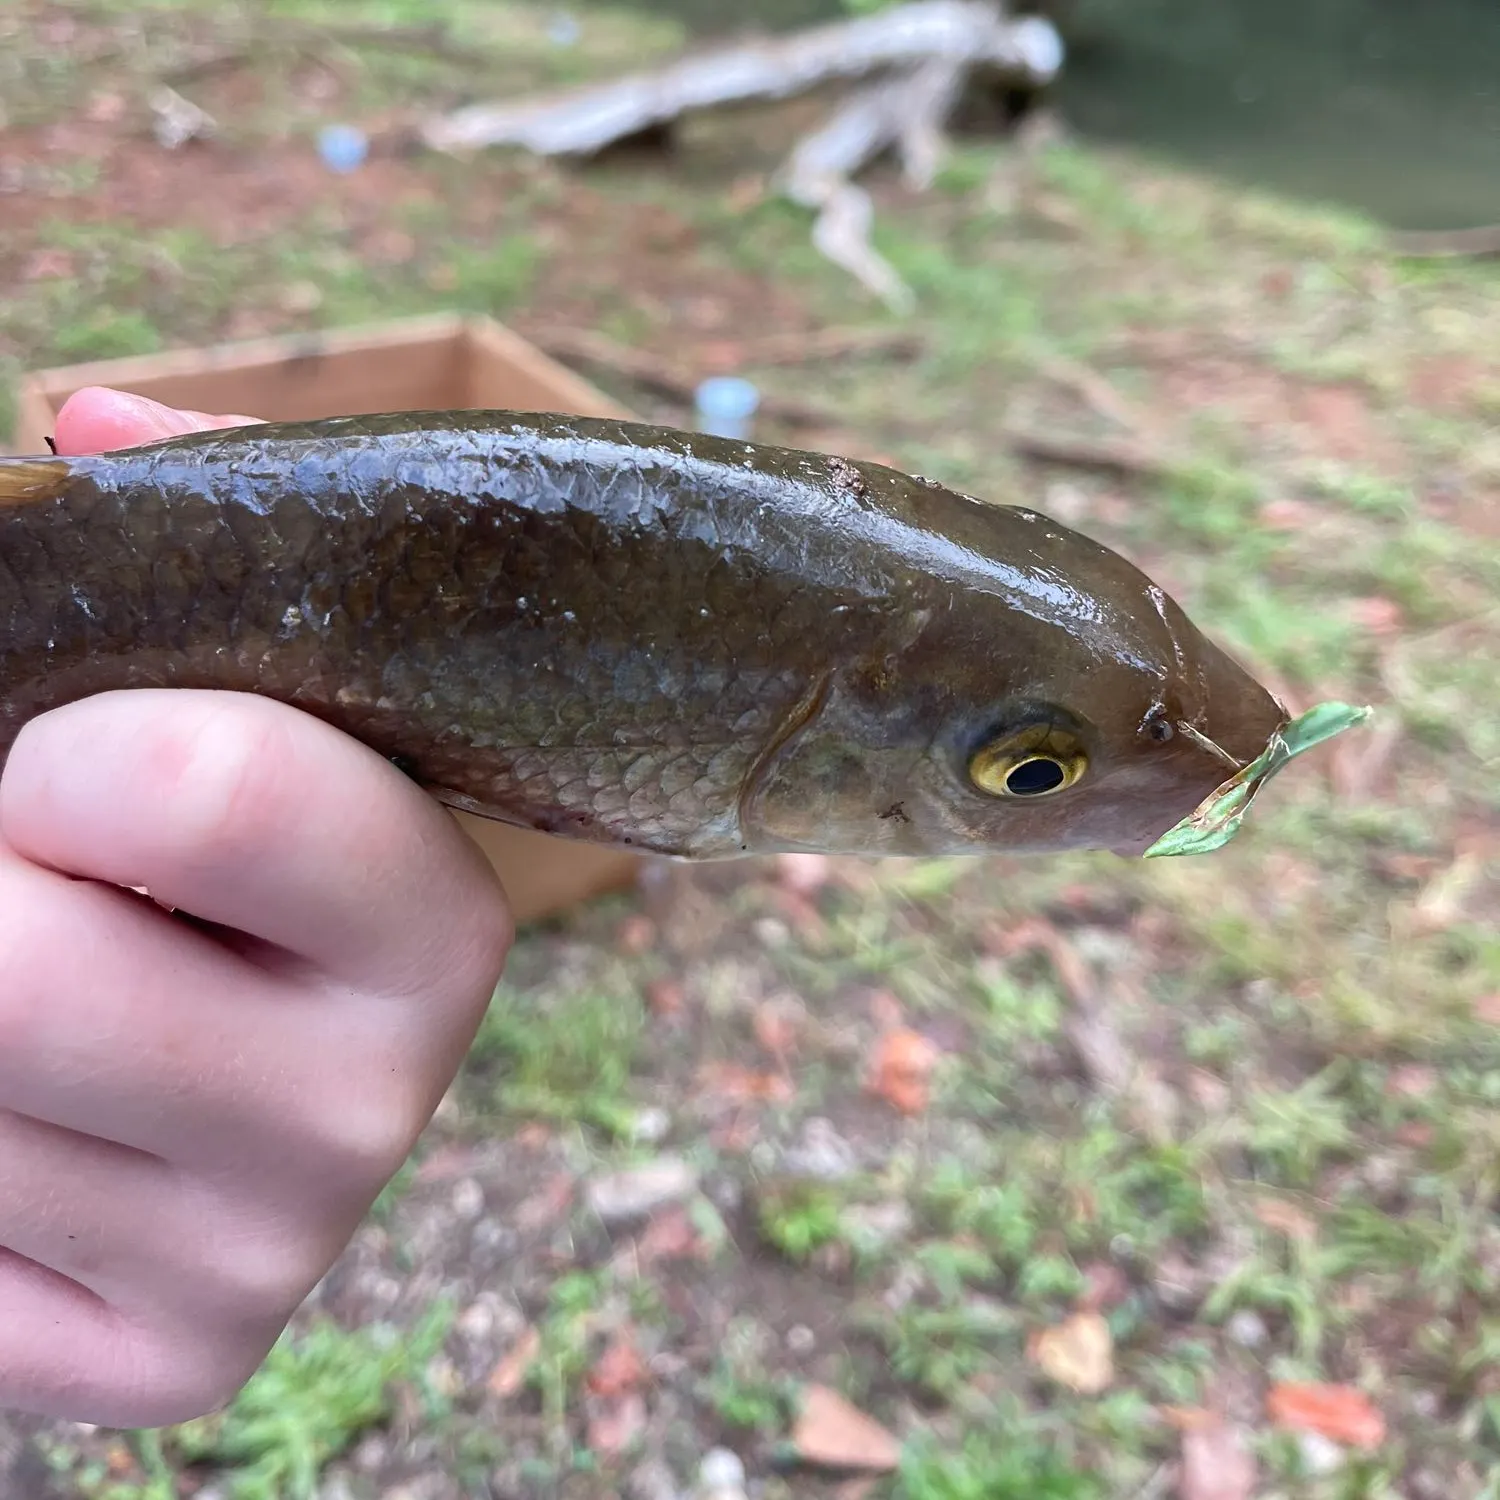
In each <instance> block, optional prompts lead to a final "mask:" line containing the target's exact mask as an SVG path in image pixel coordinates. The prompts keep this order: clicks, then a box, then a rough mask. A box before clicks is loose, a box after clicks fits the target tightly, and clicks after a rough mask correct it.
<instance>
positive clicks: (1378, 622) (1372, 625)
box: [1349, 595, 1405, 635]
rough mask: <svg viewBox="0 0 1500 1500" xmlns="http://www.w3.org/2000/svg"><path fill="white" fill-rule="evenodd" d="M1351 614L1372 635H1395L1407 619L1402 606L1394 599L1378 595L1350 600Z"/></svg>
mask: <svg viewBox="0 0 1500 1500" xmlns="http://www.w3.org/2000/svg"><path fill="white" fill-rule="evenodd" d="M1349 614H1350V616H1351V618H1352V619H1353V621H1354V623H1355V624H1356V625H1358V626H1359V628H1360V629H1361V630H1363V631H1366V632H1368V633H1369V634H1370V635H1395V634H1396V632H1397V631H1398V630H1400V629H1401V627H1402V625H1403V624H1404V623H1405V620H1404V618H1403V616H1402V613H1401V606H1400V605H1399V604H1397V603H1396V602H1395V601H1394V600H1392V599H1382V598H1380V597H1379V596H1378V595H1375V596H1371V597H1369V598H1364V599H1351V600H1350V601H1349Z"/></svg>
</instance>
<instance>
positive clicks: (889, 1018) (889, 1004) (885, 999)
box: [869, 990, 905, 1031]
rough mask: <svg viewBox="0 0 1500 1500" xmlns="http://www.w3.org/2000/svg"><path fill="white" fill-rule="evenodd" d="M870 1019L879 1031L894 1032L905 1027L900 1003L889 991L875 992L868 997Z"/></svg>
mask: <svg viewBox="0 0 1500 1500" xmlns="http://www.w3.org/2000/svg"><path fill="white" fill-rule="evenodd" d="M869 1005H870V1019H871V1020H872V1021H873V1022H874V1023H875V1025H876V1026H877V1027H878V1028H879V1029H880V1030H881V1031H894V1030H896V1029H897V1028H898V1027H900V1026H903V1025H905V1018H904V1016H903V1015H902V1011H901V1002H900V1001H899V1000H898V999H897V998H896V997H895V996H894V995H893V994H892V993H891V992H890V991H889V990H875V991H873V992H872V993H871V995H870V1000H869Z"/></svg>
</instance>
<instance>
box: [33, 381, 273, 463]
mask: <svg viewBox="0 0 1500 1500" xmlns="http://www.w3.org/2000/svg"><path fill="white" fill-rule="evenodd" d="M257 420H258V419H257V418H255V417H241V416H210V415H209V414H208V413H207V412H201V411H183V410H179V409H178V408H176V407H172V406H163V405H162V404H161V402H159V401H152V400H149V399H148V398H147V397H145V396H137V395H134V394H132V393H131V392H129V391H115V390H110V389H109V388H108V387H106V386H99V385H91V386H85V387H84V388H83V389H82V390H80V391H75V392H74V393H73V394H72V395H71V396H69V397H68V399H67V401H66V402H64V404H63V408H62V410H61V411H60V412H58V414H57V432H56V436H55V439H54V441H55V442H56V443H57V451H58V452H59V453H64V454H78V453H104V452H107V451H108V450H110V449H111V448H132V447H135V446H137V445H138V444H141V443H154V442H159V441H160V440H161V439H162V438H169V437H180V436H181V435H182V434H183V433H186V432H203V431H205V430H206V429H208V428H211V427H243V426H246V425H248V424H250V423H253V422H256V421H257Z"/></svg>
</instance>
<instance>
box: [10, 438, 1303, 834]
mask: <svg viewBox="0 0 1500 1500" xmlns="http://www.w3.org/2000/svg"><path fill="white" fill-rule="evenodd" d="M0 641H3V643H4V654H3V657H0V755H3V754H4V753H5V752H6V751H7V750H8V748H9V745H10V744H11V743H12V741H13V740H14V737H15V735H16V733H18V732H19V730H20V728H21V726H22V725H23V724H24V723H25V722H26V721H27V720H28V719H29V718H31V717H32V716H34V715H36V714H38V713H41V712H44V711H46V710H47V709H49V708H52V707H56V706H59V705H61V704H63V703H66V702H69V701H72V700H74V699H77V698H81V697H86V696H89V695H91V694H93V693H97V692H101V691H104V690H107V689H112V688H122V687H163V686H177V687H196V688H224V689H232V690H240V691H249V692H257V693H263V694H267V695H269V696H272V697H275V698H279V699H281V700H283V701H285V702H288V703H292V704H294V705H296V706H298V707H300V708H303V709H305V710H307V711H308V712H311V713H314V714H316V715H318V716H319V717H321V718H324V719H326V720H328V721H329V722H330V723H333V724H334V725H336V726H337V727H339V728H340V729H343V730H345V731H346V732H348V733H350V734H352V735H353V736H355V737H356V738H358V739H360V740H362V741H364V742H365V743H367V744H369V745H371V746H372V747H373V748H375V749H376V750H378V751H379V752H380V753H382V754H384V755H387V756H390V757H391V758H393V759H395V760H397V761H398V763H400V764H402V765H403V766H405V767H407V768H408V769H410V770H411V772H412V774H413V775H414V776H415V777H416V778H417V779H418V780H419V781H421V782H422V783H423V784H424V785H426V786H427V787H429V788H430V789H431V790H432V791H433V792H434V794H435V795H437V796H439V797H441V798H442V799H443V800H444V801H446V802H448V803H449V804H450V805H453V806H455V807H460V808H463V809H465V810H467V811H471V812H477V813H480V814H481V815H484V816H488V817H495V818H500V819H503V820H505V821H508V822H513V823H517V824H521V825H523V826H529V827H534V828H540V829H544V830H547V831H550V832H553V833H558V834H561V835H563V836H565V837H570V838H575V839H584V840H591V841H597V842H604V843H611V844H622V845H630V846H631V847H635V848H639V849H648V850H655V851H658V852H661V853H666V854H674V855H680V856H687V857H721V856H729V855H737V854H742V853H763V852H769V851H772V850H780V849H816V850H823V851H828V852H847V853H867V854H906V855H915V854H940V853H957V852H974V853H978V852H986V851H996V850H1016V851H1023V850H1024V851H1041V852H1045V851H1052V850H1061V849H1068V848H1109V849H1116V850H1118V851H1120V852H1122V853H1139V852H1141V851H1142V850H1143V849H1144V848H1145V847H1146V846H1147V845H1148V844H1149V843H1150V842H1151V841H1152V840H1153V839H1154V838H1155V837H1156V836H1157V835H1158V834H1160V833H1161V832H1162V831H1163V830H1164V829H1166V828H1167V827H1169V826H1170V825H1171V824H1173V823H1174V822H1176V821H1177V820H1178V819H1179V818H1181V817H1182V816H1184V815H1186V813H1187V812H1188V811H1190V810H1191V809H1192V808H1193V807H1194V806H1195V805H1196V804H1197V803H1198V802H1199V801H1200V800H1201V798H1202V797H1203V796H1205V795H1206V794H1207V793H1208V792H1209V791H1211V790H1212V789H1213V788H1214V787H1215V786H1216V785H1217V784H1218V783H1219V782H1221V781H1222V780H1223V779H1224V776H1225V774H1226V766H1225V765H1224V763H1223V762H1222V761H1221V760H1220V759H1219V758H1217V757H1215V756H1214V755H1213V754H1211V753H1210V752H1209V751H1207V750H1205V749H1204V748H1203V747H1202V746H1201V745H1200V744H1198V743H1195V741H1194V739H1193V738H1192V737H1190V736H1188V735H1185V734H1174V735H1172V737H1171V738H1169V739H1167V740H1165V741H1161V740H1158V739H1156V738H1154V737H1153V734H1152V733H1151V727H1152V726H1157V728H1158V732H1159V726H1160V725H1161V724H1162V723H1167V724H1172V723H1174V722H1177V723H1186V724H1189V725H1191V726H1193V727H1194V728H1195V729H1196V730H1197V731H1198V732H1199V733H1200V734H1201V735H1203V736H1205V737H1207V738H1208V739H1210V740H1212V741H1214V742H1215V743H1217V744H1218V745H1219V746H1220V747H1222V749H1223V750H1224V751H1225V752H1227V753H1228V755H1229V756H1231V757H1232V758H1233V759H1235V760H1236V761H1238V762H1241V763H1243V762H1244V761H1248V760H1249V759H1251V758H1253V757H1254V756H1255V755H1256V754H1258V753H1259V752H1260V750H1261V748H1262V747H1263V746H1264V744H1265V742H1266V740H1267V739H1268V737H1269V735H1270V734H1271V732H1272V731H1273V730H1274V729H1276V728H1277V727H1279V725H1280V724H1282V723H1284V722H1285V719H1286V715H1285V713H1284V712H1283V710H1282V709H1281V707H1280V705H1279V704H1277V703H1276V701H1275V700H1274V699H1273V698H1272V697H1271V696H1270V695H1269V694H1268V693H1266V692H1265V690H1264V689H1263V688H1261V687H1260V686H1259V685H1258V684H1256V683H1255V682H1254V680H1253V679H1252V678H1250V677H1249V676H1248V675H1247V674H1246V673H1245V672H1244V671H1243V670H1242V669H1241V668H1240V667H1239V666H1237V665H1236V664H1235V663H1234V662H1232V661H1231V660H1230V659H1229V658H1228V657H1227V656H1226V655H1225V654H1224V653H1223V652H1222V651H1220V650H1219V649H1218V648H1217V647H1215V646H1214V645H1213V644H1212V643H1211V642H1209V641H1208V640H1207V639H1205V638H1204V637H1203V636H1202V635H1201V634H1200V633H1199V632H1198V631H1197V630H1196V629H1195V628H1194V627H1193V625H1192V624H1191V623H1190V622H1189V621H1188V620H1187V618H1186V617H1185V615H1184V614H1183V613H1182V611H1181V610H1180V609H1179V608H1178V607H1177V606H1176V605H1175V604H1174V603H1173V602H1172V601H1171V600H1170V599H1168V598H1166V596H1165V595H1163V594H1162V593H1161V591H1160V590H1159V589H1157V588H1155V586H1154V585H1153V584H1151V582H1150V581H1149V580H1148V579H1147V578H1146V577H1145V576H1144V575H1143V574H1141V573H1140V572H1139V571H1138V570H1137V569H1135V568H1134V567H1133V566H1131V565H1130V564H1129V563H1127V562H1126V561H1125V560H1124V559H1123V558H1120V557H1119V556H1118V555H1116V554H1115V553H1113V552H1110V551H1109V550H1108V549H1106V548H1104V547H1102V546H1100V545H1099V544H1097V543H1095V542H1093V541H1091V540H1089V539H1087V538H1084V537H1082V536H1080V535H1078V534H1077V533H1074V532H1071V531H1068V530H1067V529H1066V528H1064V527H1062V526H1061V525H1059V524H1058V523H1056V522H1054V521H1052V520H1050V519H1048V518H1046V517H1044V516H1041V515H1039V514H1037V513H1036V512H1034V511H1030V510H1026V509H1022V508H1015V507H1007V506H998V505H991V504H988V503H985V502H983V501H980V500H976V499H973V498H971V497H969V496H965V495H961V494H958V493H956V492H954V491H952V490H948V489H945V488H943V487H941V486H938V485H935V484H931V483H929V482H927V481H923V480H920V479H916V478H912V477H910V476H907V475H903V474H900V473H898V472H896V471H894V470H892V469H888V468H884V467H882V466H879V465H875V464H867V463H858V462H853V461H850V460H847V459H841V458H836V457H828V456H825V455H820V454H813V453H805V452H801V451H798V450H792V449H783V448H774V447H769V446H765V445H754V444H745V443H738V442H733V441H729V440H724V439H717V438H711V437H706V436H703V435H699V434H690V433H684V432H678V431H676V430H673V429H669V428H660V427H650V426H646V425H644V424H637V423H627V422H618V421H612V420H602V419H587V418H578V417H571V416H555V415H536V414H522V413H511V412H472V411H469V412H426V413H397V414H391V415H387V416H379V417H354V418H340V419H335V420H331V421H320V422H311V423H276V424H268V425H264V426H255V427H246V428H238V429H232V430H227V431H225V430H219V431H214V432H207V433H197V434H192V435H189V436H184V437H174V438H170V439H167V440H165V441H162V442H158V443H155V444H151V445H148V446H145V447H141V448H135V449H129V450H124V451H121V452H116V453H110V454H105V455H99V456H92V457H83V458H67V459H60V458H53V459H28V460H0ZM1035 722H1047V723H1051V724H1055V725H1060V726H1064V727H1065V728H1067V729H1068V730H1069V731H1070V732H1071V733H1073V734H1074V735H1075V736H1076V737H1077V739H1078V741H1079V742H1080V743H1081V744H1082V745H1083V746H1084V748H1085V749H1086V751H1087V754H1088V762H1089V763H1088V770H1087V773H1086V774H1085V775H1084V777H1083V778H1082V780H1081V781H1080V782H1079V784H1078V785H1077V786H1075V787H1071V788H1069V789H1067V790H1066V791H1062V792H1058V793H1057V794H1055V795H1053V796H1047V797H1041V798H1036V799H1031V800H1021V799H1015V798H1003V797H996V796H994V795H991V794H989V793H985V792H982V791H980V790H978V789H977V788H976V787H975V786H974V785H973V783H972V782H971V781H970V779H969V776H968V771H967V767H968V761H969V758H970V756H971V755H972V754H973V752H974V750H975V749H976V748H977V747H978V746H979V745H981V744H983V743H985V742H986V741H987V740H989V739H991V738H993V737H994V736H995V735H997V734H1001V733H1005V732H1008V731H1009V730H1011V729H1013V728H1017V727H1024V726H1026V725H1028V724H1031V723H1035Z"/></svg>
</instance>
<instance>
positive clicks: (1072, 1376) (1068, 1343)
mask: <svg viewBox="0 0 1500 1500" xmlns="http://www.w3.org/2000/svg"><path fill="white" fill-rule="evenodd" d="M1114 1348H1115V1341H1114V1337H1113V1335H1112V1334H1111V1333H1110V1331H1109V1324H1108V1323H1106V1322H1105V1321H1104V1319H1103V1317H1101V1316H1100V1315H1099V1314H1098V1313H1097V1312H1079V1313H1074V1314H1073V1316H1072V1317H1070V1318H1065V1319H1064V1320H1063V1321H1062V1322H1061V1323H1057V1324H1054V1325H1053V1326H1052V1327H1051V1328H1046V1329H1043V1330H1042V1332H1041V1333H1039V1334H1037V1335H1036V1337H1035V1338H1033V1339H1032V1341H1031V1349H1030V1354H1031V1357H1032V1359H1033V1361H1035V1363H1036V1364H1037V1366H1038V1367H1039V1368H1040V1369H1041V1370H1042V1371H1043V1373H1045V1374H1046V1375H1049V1376H1050V1377H1051V1378H1052V1379H1053V1380H1055V1381H1057V1383H1058V1384H1059V1385H1065V1386H1067V1388H1068V1389H1069V1390H1070V1391H1077V1392H1078V1393H1079V1394H1080V1395H1083V1396H1097V1395H1098V1394H1099V1392H1100V1391H1102V1390H1104V1388H1105V1387H1106V1386H1108V1385H1109V1383H1110V1382H1111V1381H1112V1380H1113V1379H1114V1378H1115V1361H1114Z"/></svg>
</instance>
